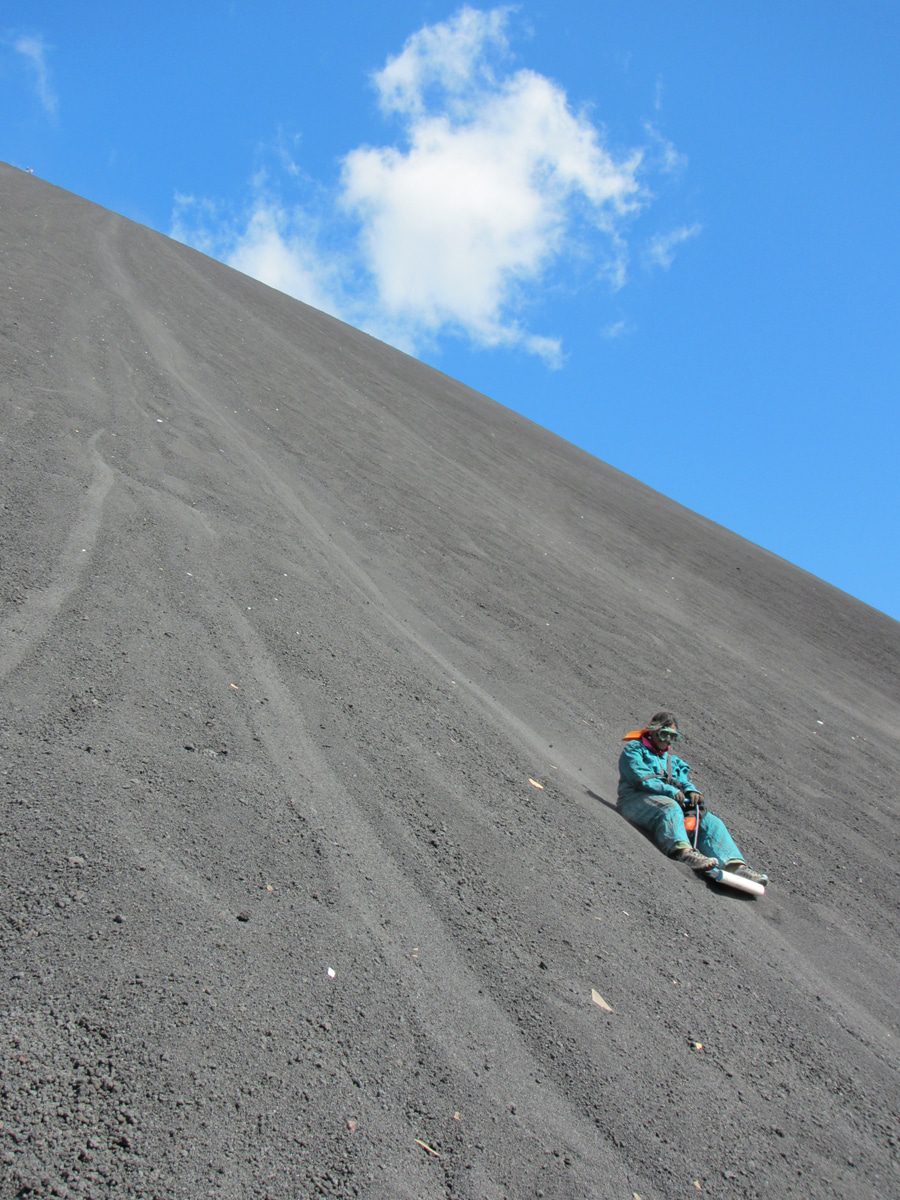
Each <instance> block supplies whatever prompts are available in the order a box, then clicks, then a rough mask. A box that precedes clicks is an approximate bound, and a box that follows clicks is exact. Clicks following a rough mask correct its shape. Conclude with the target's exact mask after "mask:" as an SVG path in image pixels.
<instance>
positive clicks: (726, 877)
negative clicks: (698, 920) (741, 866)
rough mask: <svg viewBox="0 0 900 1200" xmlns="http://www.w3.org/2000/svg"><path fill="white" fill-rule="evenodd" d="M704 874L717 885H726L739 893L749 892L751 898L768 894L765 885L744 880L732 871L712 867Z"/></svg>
mask: <svg viewBox="0 0 900 1200" xmlns="http://www.w3.org/2000/svg"><path fill="white" fill-rule="evenodd" d="M704 874H705V875H706V878H707V879H712V880H714V881H715V882H716V883H724V884H725V885H726V886H727V887H732V888H736V889H737V890H738V891H739V892H749V893H750V895H751V896H764V895H765V894H766V889H765V887H764V886H763V884H761V883H754V882H753V880H752V879H742V878H741V876H740V875H735V874H734V873H733V872H732V871H723V870H722V868H721V867H711V868H710V870H708V871H705V872H704Z"/></svg>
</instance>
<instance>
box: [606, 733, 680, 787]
mask: <svg viewBox="0 0 900 1200" xmlns="http://www.w3.org/2000/svg"><path fill="white" fill-rule="evenodd" d="M658 761H659V762H660V766H659V767H656V766H655V765H651V763H650V761H649V758H648V756H646V755H645V754H644V752H643V747H642V746H641V744H640V742H626V743H625V748H624V749H623V751H622V753H621V755H620V756H619V775H620V777H621V779H622V780H623V782H624V783H626V784H627V785H628V787H632V788H636V789H637V790H638V791H641V792H651V793H652V794H653V795H654V796H671V798H672V799H673V800H677V799H678V787H677V786H674V784H671V783H667V782H666V779H665V776H664V775H661V774H660V773H659V772H660V770H665V767H664V766H663V765H662V760H658ZM673 778H674V776H673Z"/></svg>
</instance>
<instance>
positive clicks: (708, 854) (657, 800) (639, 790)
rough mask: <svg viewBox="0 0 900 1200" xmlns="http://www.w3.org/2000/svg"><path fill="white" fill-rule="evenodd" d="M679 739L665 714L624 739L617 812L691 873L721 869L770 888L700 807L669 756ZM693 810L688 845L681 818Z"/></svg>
mask: <svg viewBox="0 0 900 1200" xmlns="http://www.w3.org/2000/svg"><path fill="white" fill-rule="evenodd" d="M680 736H681V735H680V734H679V732H678V722H677V721H676V720H675V718H674V716H673V715H672V713H669V712H658V713H655V714H654V716H652V717H651V718H650V722H649V724H648V725H645V726H644V727H643V728H642V729H633V730H631V732H630V733H626V734H625V737H624V738H623V739H622V740H623V741H624V742H625V746H624V749H623V750H622V753H621V755H620V757H619V794H618V799H617V801H616V807H617V808H618V810H619V812H620V813H621V814H622V816H623V817H625V818H626V819H627V820H629V821H630V822H631V823H632V825H637V826H638V827H639V828H640V829H645V830H646V831H647V832H648V833H649V834H650V835H651V837H652V838H653V840H654V842H656V844H657V846H659V848H660V849H661V850H663V851H664V852H665V853H666V854H668V855H669V856H670V857H671V858H675V859H677V860H678V861H679V862H683V863H686V864H687V865H688V866H689V867H691V868H693V870H695V871H709V870H710V869H711V868H714V867H723V868H724V869H725V870H726V871H730V872H731V873H732V874H733V875H737V876H738V877H739V878H741V879H748V880H751V881H752V882H753V883H757V884H765V883H768V876H767V875H765V874H764V873H763V872H761V871H753V870H751V869H750V867H748V866H747V864H746V862H745V861H744V856H743V854H741V852H740V850H739V849H738V847H737V844H736V843H735V841H734V838H733V837H732V836H731V834H730V833H729V832H728V828H727V826H726V825H725V822H724V821H723V820H722V819H721V818H720V817H717V816H716V814H715V813H711V812H709V810H708V809H706V807H705V806H704V804H703V796H702V793H701V792H700V789H699V788H697V787H695V785H694V783H693V781H692V780H691V768H690V766H689V765H688V764H687V763H686V762H685V761H684V759H683V758H679V757H678V756H677V755H676V754H673V753H672V749H671V747H672V746H673V745H674V744H675V743H676V742H677V741H678V738H679V737H680ZM695 809H699V828H698V829H697V836H696V841H695V845H693V846H692V845H691V840H690V838H689V837H688V832H687V829H686V828H685V813H686V812H693V811H694V810H695Z"/></svg>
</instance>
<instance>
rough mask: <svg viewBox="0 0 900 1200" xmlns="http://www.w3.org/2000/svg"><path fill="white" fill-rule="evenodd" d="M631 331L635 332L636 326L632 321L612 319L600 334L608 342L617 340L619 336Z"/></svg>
mask: <svg viewBox="0 0 900 1200" xmlns="http://www.w3.org/2000/svg"><path fill="white" fill-rule="evenodd" d="M629 333H634V326H633V325H632V323H631V322H630V321H626V320H624V319H622V320H619V321H611V322H610V323H609V324H608V325H604V327H603V329H601V331H600V336H601V337H602V338H603V339H604V340H605V341H607V342H616V341H618V340H619V338H622V337H625V336H626V335H627V334H629Z"/></svg>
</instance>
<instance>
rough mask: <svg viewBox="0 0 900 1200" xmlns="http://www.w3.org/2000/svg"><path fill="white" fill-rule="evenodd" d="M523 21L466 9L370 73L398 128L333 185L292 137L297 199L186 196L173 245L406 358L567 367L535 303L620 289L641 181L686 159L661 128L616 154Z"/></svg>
mask: <svg viewBox="0 0 900 1200" xmlns="http://www.w3.org/2000/svg"><path fill="white" fill-rule="evenodd" d="M512 12H513V9H511V8H507V7H499V8H494V9H491V10H488V11H479V10H476V9H474V8H470V7H465V8H462V9H460V10H459V11H458V12H457V13H456V14H455V15H454V16H452V17H451V18H449V19H448V20H447V21H445V22H442V23H439V24H435V25H430V26H426V27H425V28H423V29H420V30H419V31H418V32H416V33H414V34H413V35H412V36H411V37H410V38H409V39H408V40H407V42H406V43H405V45H404V46H403V48H402V49H401V51H400V52H399V53H398V54H396V55H395V56H393V57H391V58H389V59H388V60H387V62H386V63H385V65H384V67H383V68H382V69H381V70H379V71H377V72H375V73H374V74H373V77H372V80H373V84H374V87H375V91H376V94H377V98H378V101H379V105H380V107H381V110H382V112H383V113H384V114H385V115H386V116H387V117H388V118H390V119H391V120H392V121H394V122H396V123H397V127H398V130H399V133H398V136H397V137H396V138H395V140H394V141H393V142H392V144H385V145H380V146H374V145H367V146H359V147H357V148H356V149H353V150H351V151H350V152H349V153H347V154H346V155H345V156H344V158H343V160H342V162H341V172H340V178H339V180H338V182H337V186H336V188H335V189H332V190H330V191H329V190H327V189H325V188H323V187H322V186H321V185H316V184H315V183H314V181H312V180H310V179H308V178H307V177H305V176H304V175H303V172H302V170H301V167H300V165H299V164H298V162H297V161H296V150H297V147H298V141H299V139H298V138H297V137H296V136H292V137H290V138H288V137H286V135H284V134H283V133H282V134H280V135H279V138H278V141H277V142H276V144H275V145H274V146H273V147H270V148H269V154H270V157H271V158H272V159H273V160H274V161H276V162H278V163H279V177H280V178H281V180H282V182H283V185H284V186H283V187H282V189H281V192H282V193H283V192H284V190H285V189H286V188H289V189H290V190H292V191H294V192H298V191H299V190H300V189H302V190H303V191H304V193H305V196H306V197H307V198H306V199H305V200H304V206H303V207H300V206H298V205H289V204H286V203H285V202H284V201H283V200H282V199H281V194H280V193H279V191H278V190H277V189H273V187H272V186H271V182H270V181H269V179H268V178H267V177H266V176H265V174H262V175H261V176H260V177H258V178H257V179H256V180H255V181H254V184H253V197H252V200H251V202H250V203H249V205H248V206H247V209H246V211H245V212H244V213H243V214H239V215H237V216H235V215H234V214H233V213H232V214H223V213H222V211H221V210H220V209H218V208H217V207H216V206H215V205H210V204H209V203H208V202H206V201H202V200H197V199H193V198H190V197H179V198H178V201H177V203H176V208H175V212H174V214H173V227H172V232H173V234H174V236H176V237H179V238H180V239H181V240H182V241H185V242H188V243H189V244H192V245H194V246H196V247H197V248H198V249H201V250H204V251H205V252H206V253H210V254H214V255H215V256H216V257H218V258H221V259H223V260H224V261H225V262H227V263H229V264H230V265H232V266H235V267H237V268H238V269H239V270H242V271H244V272H246V273H247V274H249V275H253V276H255V277H256V278H258V279H261V280H263V281H264V282H266V283H269V284H271V286H273V287H277V288H280V289H281V290H283V291H286V292H288V293H289V294H290V295H292V296H295V297H297V298H298V299H301V300H304V301H306V302H308V303H310V304H313V305H315V306H316V307H318V308H321V309H324V310H325V311H327V312H330V313H332V314H334V315H336V316H339V317H341V318H342V319H344V320H347V321H350V322H351V323H353V324H355V325H358V326H360V327H362V328H364V329H367V330H368V331H369V332H370V333H374V334H375V335H376V336H378V337H381V338H383V339H384V340H386V341H390V342H392V343H393V344H395V345H398V346H400V347H402V348H403V349H405V350H408V351H410V352H412V353H417V352H418V351H420V350H421V349H422V348H423V347H424V346H426V345H429V344H434V343H435V342H436V341H437V339H438V338H439V337H441V336H445V335H454V336H459V337H464V338H467V339H468V340H470V341H471V342H472V343H474V344H475V345H478V346H483V347H507V348H518V349H520V350H524V351H525V352H526V353H529V354H534V355H536V356H537V357H539V358H541V359H542V360H543V361H545V362H546V363H547V364H548V365H550V366H559V365H560V364H561V363H562V361H563V346H562V344H561V341H560V339H559V338H558V337H555V336H553V331H549V332H546V331H540V330H535V329H533V328H531V325H532V324H533V323H535V321H536V318H535V314H536V313H537V312H538V311H539V305H540V302H541V301H542V300H543V299H544V298H545V297H546V296H547V295H548V294H550V293H555V294H558V293H559V291H560V289H562V290H563V291H565V292H566V293H568V294H569V295H571V294H572V293H573V292H574V291H575V290H576V288H577V287H578V286H579V285H582V284H584V283H585V282H587V283H588V284H590V283H591V282H593V283H594V284H596V283H597V282H600V283H602V284H603V285H604V286H605V287H606V288H608V289H610V290H612V291H616V290H618V289H620V288H622V287H624V286H625V284H626V282H627V279H628V270H629V260H630V248H629V234H630V232H631V223H632V221H633V220H634V218H635V217H636V216H637V214H638V213H639V212H640V211H641V210H642V208H643V207H644V206H645V204H646V203H647V202H648V200H649V198H650V197H649V193H648V191H647V190H646V189H645V187H644V185H643V182H642V173H643V174H646V173H647V172H648V171H649V170H650V169H653V170H656V171H661V172H665V171H667V170H671V169H673V168H674V166H675V165H676V163H677V151H675V149H674V147H672V146H671V144H670V143H668V142H667V141H665V139H663V138H662V136H661V135H660V134H658V133H657V132H656V131H655V129H653V128H652V127H648V128H647V130H646V133H647V141H648V144H647V146H646V147H644V148H643V149H637V150H632V151H628V152H615V151H613V150H612V149H610V148H609V146H608V144H607V142H606V140H605V137H604V135H603V133H602V131H601V129H600V128H599V127H598V126H597V125H596V124H595V123H594V122H593V121H592V120H591V119H590V117H589V116H588V114H586V113H585V112H579V111H576V110H575V109H574V108H573V106H572V104H571V103H570V101H569V98H568V96H567V95H566V93H565V91H564V90H563V89H562V88H561V87H560V86H559V84H558V83H556V82H554V81H553V80H551V79H548V78H547V77H546V76H544V75H541V74H538V73H537V72H536V71H533V70H527V69H516V68H515V67H514V65H513V64H512V60H511V52H510V48H509V42H508V37H507V33H508V28H509V23H510V19H511V15H512ZM698 231H699V227H692V228H691V229H687V230H677V231H675V232H674V233H673V234H669V235H666V236H665V237H662V238H657V239H655V240H654V241H653V242H651V243H650V246H649V248H648V250H647V257H646V261H647V262H648V263H651V264H653V265H657V266H660V265H665V266H667V265H669V264H670V262H671V259H672V256H673V254H674V251H675V248H676V246H677V245H678V243H679V242H680V241H683V240H685V239H686V238H687V237H691V236H694V234H695V233H696V232H698ZM336 248H338V249H337V251H336ZM607 328H608V330H609V329H613V328H615V326H608V327H607ZM604 336H619V334H618V333H612V334H611V333H609V332H607V333H606V334H605V335H604Z"/></svg>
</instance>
